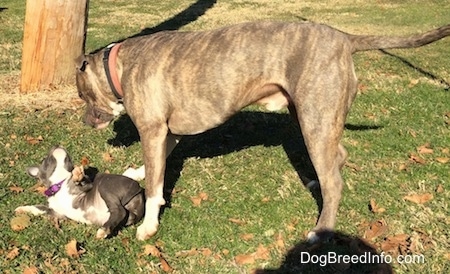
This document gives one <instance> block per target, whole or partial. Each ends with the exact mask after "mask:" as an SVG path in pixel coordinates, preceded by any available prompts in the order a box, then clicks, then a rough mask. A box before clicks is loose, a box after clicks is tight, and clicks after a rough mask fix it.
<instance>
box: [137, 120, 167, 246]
mask: <svg viewBox="0 0 450 274" xmlns="http://www.w3.org/2000/svg"><path fill="white" fill-rule="evenodd" d="M138 128H139V135H140V136H141V143H142V150H143V152H144V164H145V194H146V202H145V216H144V221H143V223H142V224H141V225H140V226H139V227H138V229H137V234H136V237H137V239H138V240H145V239H147V238H149V237H151V236H153V235H155V234H156V232H157V230H158V225H159V222H158V216H159V209H160V207H161V206H162V205H164V204H165V200H164V198H163V187H164V171H165V167H166V145H167V133H168V129H167V124H155V123H146V124H143V125H141V126H138Z"/></svg>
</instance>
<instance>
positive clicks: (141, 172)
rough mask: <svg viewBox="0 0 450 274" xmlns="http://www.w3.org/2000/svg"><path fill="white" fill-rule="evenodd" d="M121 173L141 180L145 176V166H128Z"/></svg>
mask: <svg viewBox="0 0 450 274" xmlns="http://www.w3.org/2000/svg"><path fill="white" fill-rule="evenodd" d="M122 175H123V176H126V177H128V178H131V179H133V180H136V181H140V180H143V179H144V178H145V167H144V166H141V167H140V168H138V169H135V168H132V167H130V168H128V169H127V170H125V172H124V173H123V174H122Z"/></svg>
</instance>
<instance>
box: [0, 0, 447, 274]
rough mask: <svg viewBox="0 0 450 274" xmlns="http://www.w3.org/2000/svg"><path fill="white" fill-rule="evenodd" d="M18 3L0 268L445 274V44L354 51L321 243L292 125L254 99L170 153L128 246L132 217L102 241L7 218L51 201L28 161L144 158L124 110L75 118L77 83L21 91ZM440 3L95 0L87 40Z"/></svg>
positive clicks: (393, 25)
mask: <svg viewBox="0 0 450 274" xmlns="http://www.w3.org/2000/svg"><path fill="white" fill-rule="evenodd" d="M25 2H26V1H25V0H4V1H2V3H1V4H0V25H1V28H0V95H1V97H2V99H1V100H0V212H2V213H1V214H2V218H1V219H0V239H1V241H0V258H1V259H0V272H2V273H166V272H172V273H249V272H253V273H300V272H303V273H314V272H316V273H317V272H319V273H361V272H365V273H374V272H375V271H379V272H377V273H387V272H388V270H389V268H392V269H393V270H394V271H395V272H397V273H448V272H449V271H450V241H449V238H450V230H449V226H450V214H449V213H450V203H449V201H450V183H449V182H450V179H449V178H450V177H449V174H450V93H449V90H448V89H449V84H448V83H450V38H446V39H443V40H441V41H438V42H436V43H434V44H432V45H428V46H425V47H422V48H418V49H409V50H391V51H387V52H380V51H373V52H365V53H358V54H355V56H354V60H355V66H356V72H357V75H358V78H359V80H360V84H359V94H358V96H357V98H356V100H355V103H354V105H353V108H352V109H351V112H350V114H349V116H348V119H347V124H346V130H345V134H344V138H343V144H344V145H345V147H346V148H347V150H348V152H349V158H348V161H347V164H346V166H345V167H344V169H343V177H344V181H345V187H344V192H343V199H342V202H341V206H340V208H339V214H338V222H337V226H336V229H337V231H338V233H337V235H336V236H335V237H334V239H333V240H331V241H330V242H328V243H325V244H322V245H315V246H310V245H308V244H306V243H305V235H306V233H307V232H308V230H309V229H311V228H312V227H314V225H315V222H316V219H317V214H318V208H317V203H316V200H315V198H314V195H312V193H311V192H310V191H308V190H307V189H306V188H305V187H304V186H303V184H302V183H301V181H300V179H299V174H300V175H304V174H307V173H308V172H311V170H310V167H309V165H308V164H307V161H306V160H305V159H306V158H307V157H306V154H305V151H304V149H303V148H302V145H301V144H302V142H301V138H300V131H299V129H298V127H296V126H295V125H294V124H293V123H292V121H291V119H290V117H289V115H288V114H287V112H286V111H281V112H278V113H265V112H261V111H260V110H259V109H257V108H255V107H249V108H247V109H245V110H244V111H242V112H241V113H239V114H237V115H236V116H235V117H233V118H232V119H231V120H230V121H229V122H227V123H225V124H224V125H222V126H220V127H218V128H216V129H213V130H211V131H208V132H206V133H204V134H200V135H198V136H189V137H186V138H185V139H183V140H182V141H181V143H180V144H179V146H178V147H177V148H176V149H175V150H174V152H173V154H172V155H171V156H170V157H169V159H168V167H167V171H166V190H167V192H168V193H167V194H168V195H167V196H169V201H168V202H169V203H168V204H169V206H168V207H166V208H165V209H164V211H163V214H161V225H160V228H159V231H158V233H157V234H156V236H154V237H153V238H152V239H150V240H148V241H145V242H141V241H137V240H136V239H135V233H136V226H131V227H127V228H125V229H123V230H121V231H120V232H119V234H118V235H117V236H115V237H113V238H111V239H107V240H96V239H95V233H96V230H97V227H94V226H87V225H83V224H77V223H75V222H73V221H62V222H60V223H56V222H54V221H53V220H50V219H48V218H45V217H32V216H28V217H29V220H28V219H27V216H26V215H20V216H16V215H15V214H14V209H15V208H16V207H18V206H21V205H29V204H39V203H45V197H44V196H43V195H42V194H41V193H40V192H39V190H40V189H41V188H40V185H39V184H38V182H36V181H35V180H34V179H32V178H31V177H28V176H27V175H26V173H25V169H26V167H28V166H30V165H33V164H38V163H39V162H40V161H41V159H42V158H43V156H44V155H45V154H46V152H47V151H48V149H49V148H50V147H51V146H52V145H55V144H61V145H63V146H64V147H66V148H67V149H68V150H69V152H70V153H71V156H72V159H74V160H75V162H76V163H78V164H79V163H81V162H82V161H83V162H89V165H90V166H92V167H96V168H98V170H100V171H101V172H110V173H119V174H120V173H122V172H123V171H125V169H126V168H127V167H129V166H135V167H136V166H140V165H141V164H142V156H141V149H140V142H139V136H138V135H137V133H136V129H135V128H134V127H133V126H132V124H131V122H130V120H129V118H128V117H127V116H126V115H124V116H122V117H120V118H119V119H117V120H116V121H115V122H114V123H113V125H111V126H110V127H109V128H107V129H106V130H103V131H96V130H93V129H91V128H88V127H87V126H84V125H83V123H82V118H83V113H84V104H83V102H81V101H80V100H79V99H78V98H77V93H76V89H75V87H74V86H73V85H68V86H60V87H57V88H56V89H55V90H52V91H41V92H39V93H38V94H31V95H23V94H19V91H18V86H19V79H20V60H21V40H22V31H23V27H22V25H23V21H24V13H25ZM449 10H450V2H449V1H444V0H436V1H428V2H427V3H426V5H425V4H424V3H423V1H415V0H403V1H395V0H392V1H388V0H380V1H359V0H358V1H349V0H342V1H336V0H329V1H279V0H270V1H269V0H246V1H241V0H223V1H209V0H203V1H201V0H199V1H183V0H167V1H137V0H131V1H130V0H127V1H125V0H115V1H112V0H98V1H91V3H90V10H89V25H88V33H87V42H86V43H87V44H86V48H87V51H88V52H91V51H94V50H96V49H98V48H101V47H104V46H106V45H107V44H109V43H110V42H113V41H118V40H120V39H123V38H126V37H130V36H133V35H136V34H139V33H142V32H144V33H153V32H156V31H160V30H168V29H170V30H175V29H180V30H203V29H211V28H215V27H220V26H224V25H228V24H233V23H238V22H243V21H256V20H283V21H302V20H309V21H315V22H320V23H325V24H329V25H332V26H334V27H336V28H339V29H341V30H343V31H346V32H351V33H355V34H389V35H394V34H399V35H407V34H411V33H417V32H421V31H426V30H428V29H431V28H435V27H438V26H441V25H445V24H449V23H450V20H449V19H450V17H449V16H448V11H449ZM18 217H19V218H20V219H17V218H18ZM28 221H29V222H28ZM17 222H19V224H22V225H23V227H17ZM305 252H308V254H310V255H315V257H314V256H311V257H314V258H316V259H317V260H319V259H320V260H321V259H322V258H324V256H325V255H329V254H334V253H336V254H339V255H357V256H362V255H364V254H366V253H365V252H371V254H372V255H377V256H378V258H380V256H384V258H387V260H389V259H392V262H389V261H388V262H387V263H385V264H383V263H379V264H378V263H367V264H362V263H345V262H343V261H341V262H340V263H332V262H331V259H332V258H331V259H330V258H328V259H329V260H328V261H327V263H326V264H325V263H321V261H316V262H315V263H302V262H301V261H302V260H301V259H302V256H304V257H305V254H306V253H305ZM304 257H303V258H304ZM359 258H362V257H359ZM321 265H322V266H321Z"/></svg>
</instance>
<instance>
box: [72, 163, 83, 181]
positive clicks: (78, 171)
mask: <svg viewBox="0 0 450 274" xmlns="http://www.w3.org/2000/svg"><path fill="white" fill-rule="evenodd" d="M83 178H84V169H83V167H80V166H74V168H73V170H72V180H73V181H74V182H80V181H82V180H83Z"/></svg>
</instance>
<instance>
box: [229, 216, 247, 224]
mask: <svg viewBox="0 0 450 274" xmlns="http://www.w3.org/2000/svg"><path fill="white" fill-rule="evenodd" d="M228 221H230V222H232V223H234V224H237V225H245V221H243V220H239V219H236V218H228Z"/></svg>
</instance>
